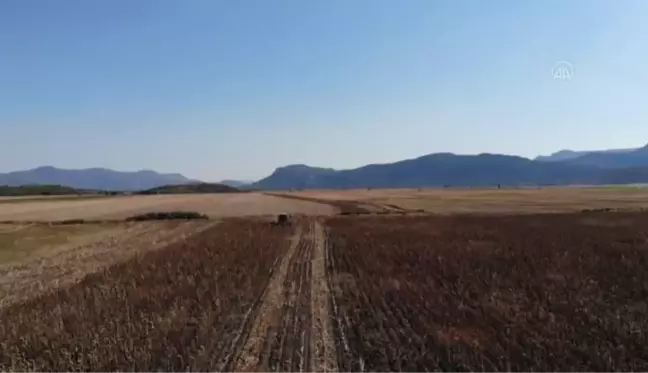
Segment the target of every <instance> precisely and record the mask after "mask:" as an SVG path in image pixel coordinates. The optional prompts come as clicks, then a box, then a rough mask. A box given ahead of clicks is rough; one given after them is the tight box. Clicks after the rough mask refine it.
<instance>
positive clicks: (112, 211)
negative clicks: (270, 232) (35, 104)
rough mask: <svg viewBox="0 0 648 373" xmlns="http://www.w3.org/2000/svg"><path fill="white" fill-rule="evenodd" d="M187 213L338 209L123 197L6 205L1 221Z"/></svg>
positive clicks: (237, 197) (248, 198)
mask: <svg viewBox="0 0 648 373" xmlns="http://www.w3.org/2000/svg"><path fill="white" fill-rule="evenodd" d="M178 210H188V211H197V212H200V213H203V214H207V215H209V216H210V217H226V216H251V215H270V214H276V213H278V212H287V213H291V214H309V215H310V214H312V215H330V214H333V213H335V212H336V209H335V208H334V207H332V206H329V205H326V204H320V203H315V202H309V201H299V200H290V199H286V198H279V197H272V196H267V195H264V194H260V193H233V194H200V195H154V196H123V197H111V198H105V199H104V198H100V199H89V200H83V201H74V200H73V201H70V200H65V201H42V202H40V201H38V202H33V201H32V202H29V203H12V204H7V205H3V206H2V209H1V210H0V221H5V220H22V221H37V220H44V221H49V220H65V219H124V218H127V217H129V216H133V215H137V214H142V213H148V212H159V211H178Z"/></svg>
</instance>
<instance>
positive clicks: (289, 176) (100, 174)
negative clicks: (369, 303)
mask: <svg viewBox="0 0 648 373" xmlns="http://www.w3.org/2000/svg"><path fill="white" fill-rule="evenodd" d="M196 182H199V181H197V180H191V179H189V178H187V177H185V176H183V175H181V174H161V173H157V172H154V171H148V170H147V171H137V172H119V171H113V170H108V169H104V168H91V169H84V170H65V169H59V168H55V167H52V166H44V167H38V168H35V169H32V170H27V171H16V172H10V173H5V174H0V185H9V186H18V185H27V184H59V185H65V186H70V187H73V188H77V189H100V190H114V191H134V190H143V189H151V188H156V187H159V186H164V185H178V184H188V183H196ZM632 183H648V145H646V146H644V147H640V148H634V149H611V150H593V151H571V150H561V151H559V152H556V153H553V154H551V155H548V156H539V157H536V158H535V159H528V158H523V157H519V156H513V155H502V154H489V153H483V154H478V155H457V154H453V153H434V154H428V155H424V156H421V157H418V158H414V159H407V160H402V161H398V162H393V163H385V164H371V165H366V166H362V167H358V168H354V169H348V170H335V169H332V168H322V167H311V166H307V165H304V164H297V165H289V166H284V167H279V168H277V169H275V170H274V172H273V173H272V174H271V175H269V176H268V177H265V178H263V179H261V180H259V181H257V182H248V181H237V180H223V181H222V182H221V184H225V185H229V186H232V187H236V188H241V187H243V188H255V189H275V190H276V189H307V188H372V187H374V188H394V187H435V186H436V187H439V186H495V185H503V186H513V185H516V186H521V185H567V184H632Z"/></svg>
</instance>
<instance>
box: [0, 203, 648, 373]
mask: <svg viewBox="0 0 648 373" xmlns="http://www.w3.org/2000/svg"><path fill="white" fill-rule="evenodd" d="M139 224H141V223H139ZM139 224H135V225H133V226H132V229H136V230H137V229H144V230H146V229H147V228H135V227H140V225H139ZM165 224H166V223H165ZM168 224H172V223H168ZM173 224H180V223H173ZM182 224H185V225H187V226H194V225H195V224H209V223H208V222H185V223H182ZM159 228H160V227H159V226H158V227H157V228H150V229H151V231H152V232H159V231H168V232H173V229H175V228H172V227H167V228H163V229H159ZM205 229H206V230H202V231H201V230H200V229H198V230H195V231H191V232H188V233H187V234H186V235H185V237H184V238H182V239H181V240H179V241H175V242H167V238H164V237H163V238H161V239H160V240H159V241H158V242H159V247H158V249H157V250H150V249H145V247H148V245H147V243H148V242H150V239H149V238H148V237H149V236H147V235H146V234H143V235H140V236H139V237H140V239H139V240H138V239H136V238H131V236H128V235H125V236H124V237H126V238H125V239H124V240H123V241H119V237H120V236H119V235H118V236H117V237H115V238H114V239H115V240H117V241H119V242H117V243H115V244H114V246H112V247H111V248H110V249H104V250H98V252H99V253H103V254H98V258H102V257H101V255H108V254H109V253H114V252H121V251H124V252H125V254H123V255H121V254H117V255H118V256H120V257H121V260H113V259H110V260H103V259H99V260H95V261H93V259H85V260H77V259H73V258H76V256H75V255H73V254H70V256H68V257H65V258H64V259H60V257H59V260H58V261H55V262H56V263H59V265H58V267H59V268H61V267H65V266H62V265H61V263H66V265H67V266H68V269H70V270H71V271H75V270H76V268H81V270H79V271H78V273H79V274H78V275H75V276H72V277H74V278H76V279H77V280H75V281H69V282H62V283H61V284H60V285H57V286H56V287H55V288H49V289H47V290H46V291H43V292H42V293H40V294H35V295H34V296H30V297H24V298H23V299H21V300H22V301H21V302H14V303H11V304H9V305H7V306H5V307H3V308H0V370H3V371H4V370H9V371H15V370H38V371H45V370H47V371H76V370H84V371H109V370H122V371H125V370H138V371H143V370H145V371H154V370H165V371H180V370H201V371H207V370H209V371H214V370H218V371H222V370H228V371H310V370H315V371H337V370H343V371H345V370H353V371H385V370H396V371H399V370H409V371H422V370H569V371H574V370H581V371H590V370H596V371H602V370H606V371H607V370H647V369H648V350H647V349H646V348H645V346H646V345H647V344H648V318H646V316H645V315H646V313H647V312H648V213H643V212H635V213H630V212H628V213H579V214H541V215H538V214H536V215H518V216H514V215H503V216H500V215H482V216H478V215H453V216H443V215H438V216H352V217H328V218H325V217H306V216H303V217H298V218H297V220H296V221H295V223H294V224H293V226H291V227H283V228H282V227H278V226H272V225H270V224H268V222H267V220H262V219H255V218H245V219H242V218H236V219H224V220H223V221H221V222H218V223H217V224H216V225H212V226H208V227H207V226H205ZM177 235H178V234H176V233H169V234H168V235H167V236H166V237H173V236H177ZM165 242H166V243H165ZM129 243H130V247H132V248H131V249H128V248H127V247H128V246H129ZM149 245H150V244H149ZM142 250H144V251H146V252H145V253H142V254H141V255H134V253H140V252H142ZM74 251H75V250H72V251H70V252H74ZM81 251H83V250H81ZM91 251H92V250H91ZM66 252H67V251H66ZM53 257H54V258H56V257H57V255H53ZM80 257H83V258H87V257H90V258H93V257H95V255H86V256H83V255H82V256H80ZM76 262H80V263H85V264H77V263H76ZM98 262H117V264H113V265H110V266H108V267H106V266H102V267H99V266H98V265H97V263H98ZM93 263H95V264H93ZM96 265H97V268H93V267H94V266H96ZM84 268H85V270H84ZM89 272H93V273H90V274H87V275H85V277H83V275H81V273H83V274H85V273H89ZM32 273H35V272H32ZM53 273H55V274H56V273H58V276H59V278H65V277H66V276H67V274H66V273H65V271H59V272H56V271H54V272H53ZM3 278H4V275H3ZM79 280H80V281H79ZM25 281H26V282H25V283H28V282H29V281H27V280H25ZM32 281H33V279H32ZM54 282H56V281H54ZM25 289H27V288H24V287H23V288H19V289H17V290H14V294H15V293H25V292H26V293H31V290H27V291H26V290H25Z"/></svg>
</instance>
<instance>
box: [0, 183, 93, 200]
mask: <svg viewBox="0 0 648 373" xmlns="http://www.w3.org/2000/svg"><path fill="white" fill-rule="evenodd" d="M82 193H84V191H80V190H76V189H74V188H70V187H66V186H61V185H21V186H7V185H0V196H3V197H8V196H12V197H13V196H47V195H74V194H82Z"/></svg>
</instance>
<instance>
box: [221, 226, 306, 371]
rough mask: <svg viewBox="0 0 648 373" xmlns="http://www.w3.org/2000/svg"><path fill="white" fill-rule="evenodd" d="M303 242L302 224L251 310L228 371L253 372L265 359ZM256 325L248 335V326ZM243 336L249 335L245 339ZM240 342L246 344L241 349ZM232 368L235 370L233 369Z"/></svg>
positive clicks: (234, 345) (236, 339) (237, 340)
mask: <svg viewBox="0 0 648 373" xmlns="http://www.w3.org/2000/svg"><path fill="white" fill-rule="evenodd" d="M301 239H302V226H301V225H298V226H297V228H296V230H295V232H294V233H293V236H292V237H291V243H290V246H289V248H288V251H287V252H286V253H285V254H283V255H282V256H280V257H277V261H278V263H275V264H274V265H273V270H272V273H271V275H270V278H269V281H268V284H267V285H266V287H265V289H264V291H263V293H262V294H261V296H260V297H259V299H257V302H255V304H254V305H253V306H252V307H251V308H250V309H249V310H248V312H247V313H246V315H245V318H244V320H243V323H242V325H241V331H240V332H239V334H238V336H237V338H235V339H234V342H233V343H232V346H233V351H232V352H231V353H230V356H228V358H226V362H225V365H224V366H225V368H227V369H225V370H227V371H236V372H241V371H243V372H246V371H253V370H255V368H257V367H258V366H259V365H260V363H261V362H262V360H261V353H262V351H263V349H264V346H265V342H266V340H265V337H266V334H267V331H268V330H269V328H270V326H271V325H273V324H276V323H278V320H279V319H280V317H281V308H282V307H283V304H284V301H285V299H284V294H283V287H284V286H283V285H284V280H285V278H286V276H287V274H288V267H289V264H290V262H291V260H292V258H293V256H295V253H296V252H297V247H298V246H299V243H300V241H301ZM255 309H256V312H255V313H256V315H255V316H254V319H253V320H251V314H252V312H253V310H255ZM250 322H251V323H252V325H251V326H250V328H249V329H248V331H247V333H245V329H246V326H247V325H248V324H249V323H250ZM243 334H246V335H245V336H243ZM239 340H243V344H242V345H241V346H240V347H239V348H238V349H237V348H236V346H237V345H238V344H240V343H239ZM230 366H231V368H230Z"/></svg>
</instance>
